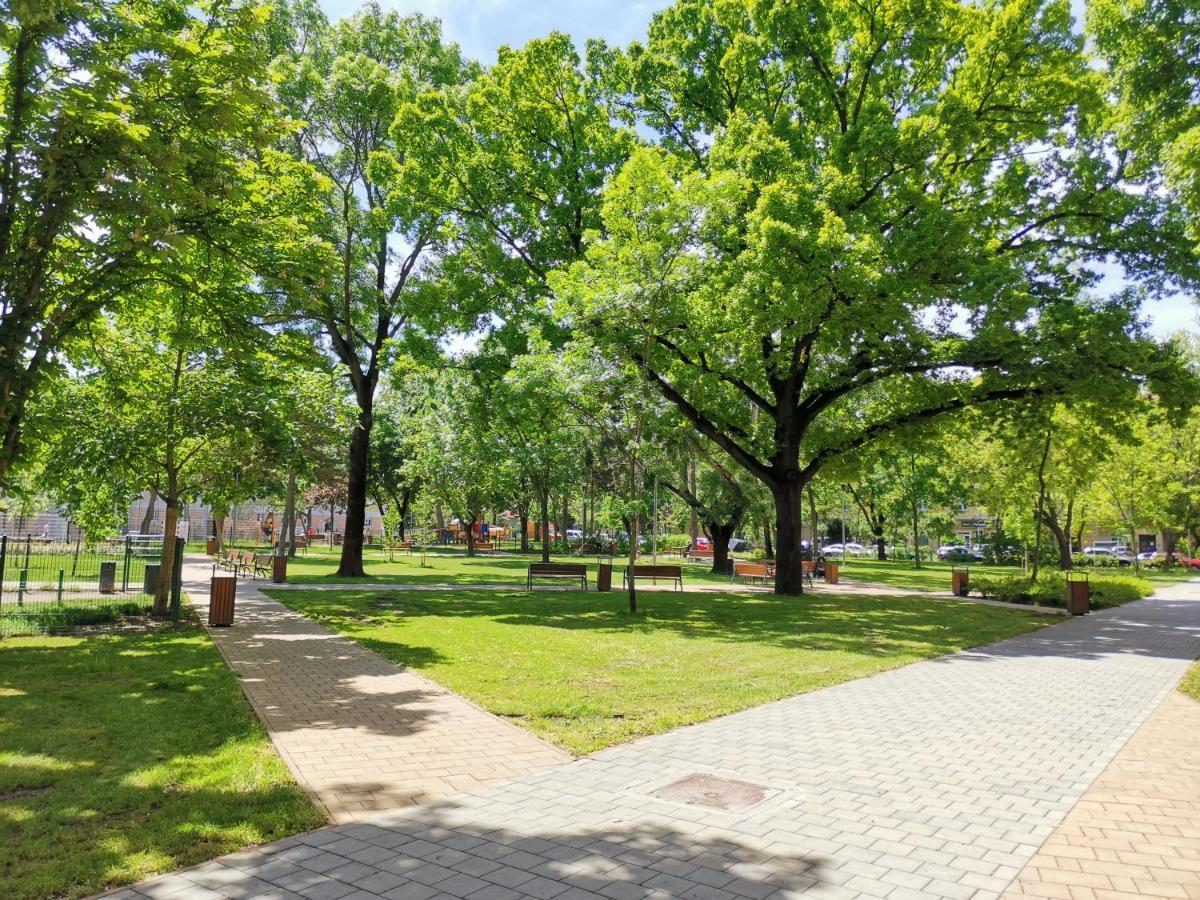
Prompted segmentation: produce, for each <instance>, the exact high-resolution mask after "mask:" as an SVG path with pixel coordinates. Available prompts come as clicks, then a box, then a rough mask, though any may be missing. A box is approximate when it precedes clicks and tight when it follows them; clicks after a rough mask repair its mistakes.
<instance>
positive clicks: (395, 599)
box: [276, 589, 1041, 665]
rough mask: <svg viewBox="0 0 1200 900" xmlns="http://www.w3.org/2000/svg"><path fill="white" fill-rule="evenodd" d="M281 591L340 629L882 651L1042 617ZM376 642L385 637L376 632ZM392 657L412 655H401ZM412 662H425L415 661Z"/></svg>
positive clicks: (879, 607)
mask: <svg viewBox="0 0 1200 900" xmlns="http://www.w3.org/2000/svg"><path fill="white" fill-rule="evenodd" d="M276 596H277V597H278V598H279V599H280V602H283V603H285V604H287V605H288V606H290V607H291V608H293V609H295V610H297V611H298V612H301V613H303V614H304V615H306V616H309V617H312V618H314V619H317V620H318V621H322V622H325V623H327V624H329V625H330V626H331V627H333V628H334V629H336V630H353V631H354V632H355V636H356V637H357V638H359V639H364V635H363V632H365V631H367V630H369V629H371V628H374V627H378V626H390V625H396V624H400V623H402V622H403V621H404V620H408V619H414V618H420V617H427V616H430V617H438V618H449V619H457V618H482V619H488V620H491V621H494V622H497V623H500V624H504V625H512V626H518V627H536V628H551V629H567V630H572V631H578V630H594V631H600V632H606V633H612V634H619V633H639V632H640V633H651V632H656V631H670V632H673V633H675V634H678V635H680V636H683V637H686V638H695V639H703V640H711V641H714V642H718V643H719V642H749V643H761V644H768V645H772V646H777V647H784V648H790V649H801V650H804V649H807V650H843V651H849V652H857V653H864V654H870V655H876V654H883V653H887V652H889V650H890V649H893V648H896V647H897V646H905V647H911V646H912V645H922V646H925V647H928V648H930V650H931V651H932V652H934V653H936V652H949V651H951V650H956V649H960V648H962V647H964V646H973V645H978V644H980V643H987V642H988V641H991V640H995V639H997V638H1000V637H1006V636H1008V635H1010V634H1012V633H1013V631H1014V630H1022V629H1023V628H1025V627H1028V628H1036V627H1038V626H1039V624H1041V623H1040V622H1039V621H1038V620H1037V619H1036V617H1035V616H1033V614H1030V613H1024V612H1019V611H1010V610H997V609H994V608H989V607H984V606H981V605H979V604H974V603H969V602H958V601H952V600H925V599H921V598H915V599H914V598H891V597H873V596H861V595H843V594H829V593H821V594H819V595H818V594H809V595H806V596H805V597H803V598H793V597H777V596H775V595H774V594H767V593H760V594H751V595H737V594H713V593H704V594H700V593H687V592H680V593H676V592H653V593H644V594H642V595H641V596H640V603H641V611H639V613H637V614H635V615H631V614H630V613H629V612H628V611H627V609H626V608H625V607H624V604H625V597H624V595H623V594H620V593H610V594H599V593H596V592H581V591H555V592H545V593H537V592H535V593H528V592H526V591H523V590H522V591H470V590H447V591H439V592H429V591H420V592H418V591H412V592H408V593H405V592H402V591H389V592H388V593H386V594H384V593H376V592H371V591H369V590H365V591H354V590H346V591H337V592H331V591H304V590H302V589H295V590H288V591H286V592H284V591H280V592H278V593H277V594H276ZM384 604H386V606H385V605H384ZM370 642H371V643H373V644H379V643H381V642H380V641H378V640H377V639H375V638H370ZM389 655H391V652H390V651H389ZM395 658H399V659H405V660H406V661H408V657H405V656H397V657H395ZM412 664H413V665H418V664H419V663H418V662H417V661H415V660H413V661H412Z"/></svg>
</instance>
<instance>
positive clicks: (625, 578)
mask: <svg viewBox="0 0 1200 900" xmlns="http://www.w3.org/2000/svg"><path fill="white" fill-rule="evenodd" d="M631 577H632V578H634V579H637V578H649V579H651V580H652V581H653V583H655V584H657V583H658V579H660V578H665V579H667V580H668V581H673V582H675V587H676V588H677V589H678V590H681V591H682V590H683V566H653V565H651V566H639V565H634V566H626V567H625V571H624V572H623V573H622V574H621V585H622V586H623V587H624V586H626V585H628V584H629V579H630V578H631Z"/></svg>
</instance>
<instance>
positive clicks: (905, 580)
mask: <svg viewBox="0 0 1200 900" xmlns="http://www.w3.org/2000/svg"><path fill="white" fill-rule="evenodd" d="M835 561H836V560H835ZM952 568H969V569H970V571H971V574H972V575H992V576H1003V575H1016V574H1020V571H1021V569H1020V567H1019V566H987V565H984V564H983V563H972V564H971V565H970V566H964V565H963V564H962V563H954V564H951V563H948V562H942V561H941V560H936V561H928V560H927V561H924V562H922V563H921V567H920V568H917V566H916V564H915V563H913V562H911V561H909V560H886V561H883V562H881V561H880V560H877V559H865V558H855V557H850V559H848V560H847V561H846V562H845V563H844V564H842V568H841V574H842V577H843V578H846V579H849V580H853V581H863V582H869V583H871V584H882V585H886V586H887V587H894V588H901V589H903V590H908V591H948V590H950V570H951V569H952Z"/></svg>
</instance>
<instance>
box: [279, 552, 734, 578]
mask: <svg viewBox="0 0 1200 900" xmlns="http://www.w3.org/2000/svg"><path fill="white" fill-rule="evenodd" d="M340 552H341V551H340V549H339V550H329V549H328V548H313V549H310V550H309V551H308V555H307V556H305V555H303V554H301V555H300V556H297V557H296V558H295V559H290V560H288V581H289V582H290V583H293V584H337V583H344V582H346V581H347V579H345V578H339V577H338V576H337V575H336V574H335V573H336V572H337V566H338V557H339V554H340ZM540 559H541V556H538V555H534V554H530V555H528V556H521V555H516V554H511V555H510V554H505V553H501V554H497V555H486V556H485V555H480V556H475V557H468V556H467V555H466V551H465V549H462V550H459V549H450V548H447V549H439V550H437V551H436V555H435V554H429V555H427V556H426V557H425V564H424V565H422V564H421V555H420V554H419V553H415V554H413V555H411V556H410V555H408V554H407V553H404V552H397V553H396V554H395V555H394V558H393V560H392V561H390V562H389V561H388V558H387V556H386V555H385V554H383V553H381V552H380V551H379V550H365V551H364V554H363V566H364V568H365V569H366V570H367V578H368V580H370V581H371V582H372V583H374V584H420V583H426V584H462V585H470V584H511V585H513V586H518V585H519V586H520V587H522V588H524V587H525V571H526V569H527V568H528V567H529V564H530V563H531V562H535V561H538V560H540ZM550 559H551V560H552V561H554V562H574V563H580V562H582V563H586V564H587V566H588V578H589V580H590V581H591V582H593V583H594V582H595V580H596V557H595V555H585V556H558V555H554V556H551V557H550ZM642 561H643V562H649V558H648V557H643V560H642ZM659 561H660V562H663V561H666V562H669V563H680V562H681V563H682V565H683V577H684V584H687V583H688V582H689V581H704V582H717V583H720V584H728V583H729V577H728V576H726V575H714V574H712V572H711V563H709V564H700V563H689V562H687V561H686V560H684V561H681V560H679V559H678V558H675V559H667V560H664V558H663V557H662V556H660V557H659ZM613 565H614V567H615V568H614V573H615V576H614V577H615V578H616V581H617V584H618V585H619V584H620V583H621V570H622V569H623V568H624V566H625V562H624V561H623V560H622V559H620V558H618V559H615V560H614V561H613ZM351 583H352V582H351Z"/></svg>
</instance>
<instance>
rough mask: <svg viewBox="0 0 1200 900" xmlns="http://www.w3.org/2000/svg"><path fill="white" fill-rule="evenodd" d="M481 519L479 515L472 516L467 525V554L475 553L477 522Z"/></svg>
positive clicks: (472, 554)
mask: <svg viewBox="0 0 1200 900" xmlns="http://www.w3.org/2000/svg"><path fill="white" fill-rule="evenodd" d="M478 521H479V517H478V516H476V517H474V518H472V519H471V520H470V521H469V522H467V523H466V525H467V556H474V555H475V523H476V522H478Z"/></svg>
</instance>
